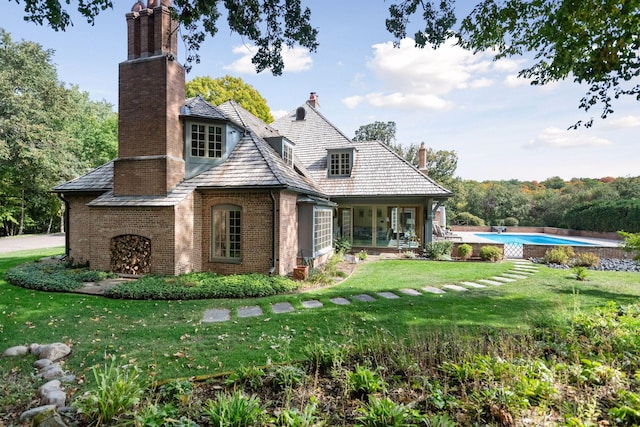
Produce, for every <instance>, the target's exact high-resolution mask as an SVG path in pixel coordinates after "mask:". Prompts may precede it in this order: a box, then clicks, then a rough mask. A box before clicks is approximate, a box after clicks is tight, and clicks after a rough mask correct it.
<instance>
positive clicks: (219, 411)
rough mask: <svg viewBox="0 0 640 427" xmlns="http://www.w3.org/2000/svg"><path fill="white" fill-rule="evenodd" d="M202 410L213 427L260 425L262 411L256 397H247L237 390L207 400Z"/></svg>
mask: <svg viewBox="0 0 640 427" xmlns="http://www.w3.org/2000/svg"><path fill="white" fill-rule="evenodd" d="M204 412H205V414H206V415H207V416H208V417H209V421H210V422H211V425H212V426H214V427H249V426H255V425H260V420H261V418H262V417H263V413H264V411H263V410H262V408H261V406H260V399H259V398H258V397H256V396H250V397H248V396H245V395H244V394H243V393H241V392H239V391H236V392H234V393H233V394H226V393H224V394H220V395H218V397H217V398H216V400H211V399H209V400H207V402H206V404H205V411H204Z"/></svg>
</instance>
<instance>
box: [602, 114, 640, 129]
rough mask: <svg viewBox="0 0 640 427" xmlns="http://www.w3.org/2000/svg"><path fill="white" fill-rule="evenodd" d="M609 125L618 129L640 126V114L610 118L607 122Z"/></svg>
mask: <svg viewBox="0 0 640 427" xmlns="http://www.w3.org/2000/svg"><path fill="white" fill-rule="evenodd" d="M606 123H607V124H608V125H610V126H611V127H614V128H618V129H626V128H634V127H638V126H640V116H631V115H629V116H623V117H616V118H615V119H610V120H608V121H607V122H606Z"/></svg>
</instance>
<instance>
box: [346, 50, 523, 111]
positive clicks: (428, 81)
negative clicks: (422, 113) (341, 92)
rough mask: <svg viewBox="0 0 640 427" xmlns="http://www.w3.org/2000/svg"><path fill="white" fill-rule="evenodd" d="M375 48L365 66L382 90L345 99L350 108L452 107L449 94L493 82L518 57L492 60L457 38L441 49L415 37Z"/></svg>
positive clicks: (487, 55) (487, 85) (512, 67)
mask: <svg viewBox="0 0 640 427" xmlns="http://www.w3.org/2000/svg"><path fill="white" fill-rule="evenodd" d="M372 48H373V57H372V58H371V59H370V60H369V62H368V64H367V65H368V67H369V69H370V70H372V72H373V73H374V74H375V75H376V77H377V78H378V80H379V83H380V84H381V85H382V87H381V90H378V91H376V92H375V93H369V94H361V95H356V96H351V97H348V98H345V99H343V100H342V101H343V103H344V104H345V105H346V106H348V107H349V108H355V106H357V105H359V104H360V103H368V104H369V105H371V106H374V107H378V106H380V107H383V106H393V107H405V108H421V109H432V110H443V109H449V108H451V107H452V102H451V101H450V100H447V99H446V98H445V97H446V96H447V95H448V94H450V93H452V92H453V91H457V90H469V89H480V88H486V87H489V86H492V85H493V84H494V83H495V81H496V77H499V75H501V74H504V72H506V71H510V70H512V69H514V67H516V65H517V61H508V60H500V61H496V62H494V61H492V60H491V55H490V54H487V53H477V54H473V53H472V52H469V51H468V50H465V49H462V48H461V47H459V46H456V45H455V44H454V42H453V41H449V42H447V43H445V44H444V45H443V46H441V47H440V48H438V49H433V48H431V47H425V48H416V47H415V42H414V41H413V40H412V39H404V40H402V41H401V42H400V46H399V47H397V48H396V47H393V43H391V42H387V43H379V44H375V45H373V46H372ZM498 80H499V79H498Z"/></svg>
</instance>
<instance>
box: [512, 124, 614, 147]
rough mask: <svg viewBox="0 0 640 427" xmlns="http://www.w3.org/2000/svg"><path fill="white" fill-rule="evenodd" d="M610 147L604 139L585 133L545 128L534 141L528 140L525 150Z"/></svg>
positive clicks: (609, 142)
mask: <svg viewBox="0 0 640 427" xmlns="http://www.w3.org/2000/svg"><path fill="white" fill-rule="evenodd" d="M605 145H611V141H609V140H608V139H606V138H602V137H599V136H597V135H593V134H592V133H590V132H587V131H580V130H566V129H560V128H555V127H552V128H546V129H545V130H543V131H542V133H541V134H540V135H538V136H537V137H536V138H535V139H532V140H530V141H529V142H528V143H527V144H526V145H525V147H526V148H539V147H549V148H584V147H601V146H605Z"/></svg>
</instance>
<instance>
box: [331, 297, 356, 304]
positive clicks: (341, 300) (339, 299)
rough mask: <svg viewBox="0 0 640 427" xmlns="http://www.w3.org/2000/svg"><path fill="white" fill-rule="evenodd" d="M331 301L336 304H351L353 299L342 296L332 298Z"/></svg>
mask: <svg viewBox="0 0 640 427" xmlns="http://www.w3.org/2000/svg"><path fill="white" fill-rule="evenodd" d="M329 301H331V302H332V303H334V304H336V305H349V304H351V301H349V300H348V299H346V298H342V297H337V298H331V299H330V300H329Z"/></svg>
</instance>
